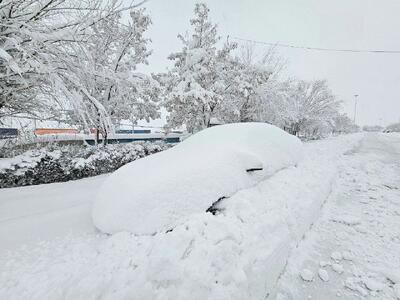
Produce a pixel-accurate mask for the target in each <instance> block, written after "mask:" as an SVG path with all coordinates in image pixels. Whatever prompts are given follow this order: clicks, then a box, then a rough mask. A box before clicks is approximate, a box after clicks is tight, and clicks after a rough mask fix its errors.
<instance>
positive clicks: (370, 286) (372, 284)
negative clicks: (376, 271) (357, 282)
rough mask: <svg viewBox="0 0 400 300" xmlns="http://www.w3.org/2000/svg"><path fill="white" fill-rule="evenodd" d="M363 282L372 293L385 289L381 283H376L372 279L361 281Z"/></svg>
mask: <svg viewBox="0 0 400 300" xmlns="http://www.w3.org/2000/svg"><path fill="white" fill-rule="evenodd" d="M363 282H364V284H365V286H366V287H367V289H369V290H370V291H374V292H377V291H381V290H383V288H384V287H385V286H384V284H383V283H381V282H379V281H376V280H375V279H373V278H365V279H363Z"/></svg>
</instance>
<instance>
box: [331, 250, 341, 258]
mask: <svg viewBox="0 0 400 300" xmlns="http://www.w3.org/2000/svg"><path fill="white" fill-rule="evenodd" d="M331 258H332V259H334V260H342V258H343V256H342V253H340V252H338V251H335V252H332V254H331Z"/></svg>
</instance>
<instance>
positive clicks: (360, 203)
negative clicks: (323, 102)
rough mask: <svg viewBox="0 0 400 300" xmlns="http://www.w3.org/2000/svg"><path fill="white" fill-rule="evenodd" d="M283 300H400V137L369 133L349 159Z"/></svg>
mask: <svg viewBox="0 0 400 300" xmlns="http://www.w3.org/2000/svg"><path fill="white" fill-rule="evenodd" d="M277 299H279V300H283V299H400V136H396V135H383V134H375V135H367V136H366V138H364V139H363V140H362V142H361V143H360V145H359V147H357V148H355V149H354V150H353V151H351V152H349V153H347V155H346V156H345V157H344V158H343V161H341V162H340V167H339V178H338V179H337V182H336V186H335V188H334V189H333V193H332V194H331V196H330V198H329V199H328V201H327V203H326V205H325V206H324V208H323V211H322V216H321V217H320V218H319V220H318V221H317V222H315V223H314V225H313V227H312V229H311V230H310V231H309V232H308V233H307V234H306V235H305V237H304V239H303V240H302V241H301V242H300V244H299V246H298V247H297V248H296V249H295V250H294V251H293V252H292V253H291V256H290V259H289V262H288V264H287V267H286V271H285V273H284V274H283V275H282V277H281V279H280V281H279V283H278V295H277Z"/></svg>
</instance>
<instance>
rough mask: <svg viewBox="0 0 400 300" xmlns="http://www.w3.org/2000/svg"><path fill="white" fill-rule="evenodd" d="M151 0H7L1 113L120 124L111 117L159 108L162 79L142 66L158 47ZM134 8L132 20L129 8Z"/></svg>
mask: <svg viewBox="0 0 400 300" xmlns="http://www.w3.org/2000/svg"><path fill="white" fill-rule="evenodd" d="M142 3H143V2H140V3H133V4H131V5H129V6H125V5H123V2H122V1H121V0H91V1H79V0H4V1H1V2H0V92H1V96H0V118H1V117H4V116H12V115H16V114H18V115H21V114H22V115H26V116H34V117H39V118H46V117H47V118H51V119H57V118H66V117H68V115H70V112H71V110H74V111H75V112H76V115H75V116H74V117H76V116H78V117H79V119H80V120H81V121H82V123H83V124H84V126H85V127H86V128H88V127H92V126H95V127H99V128H102V130H103V131H104V132H107V131H108V130H109V129H110V128H112V122H111V118H114V119H118V118H130V119H135V120H137V119H140V118H149V117H155V116H156V115H157V113H156V110H155V105H154V103H153V100H154V99H155V98H156V93H157V91H158V86H157V84H156V82H155V81H153V80H152V79H151V78H149V77H147V76H144V75H143V74H138V73H137V72H135V68H136V66H137V65H138V64H140V63H146V58H147V56H148V55H149V54H150V52H149V51H148V50H147V47H146V46H147V43H148V40H147V39H145V38H144V37H143V33H144V32H145V30H146V29H147V27H148V25H149V24H150V19H149V17H148V16H147V15H145V13H144V11H143V9H140V8H138V7H139V6H140V5H141V4H142ZM128 11H130V22H129V23H128V24H122V22H121V14H122V13H123V12H128Z"/></svg>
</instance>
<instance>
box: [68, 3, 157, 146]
mask: <svg viewBox="0 0 400 300" xmlns="http://www.w3.org/2000/svg"><path fill="white" fill-rule="evenodd" d="M113 4H115V3H113ZM111 10H114V11H116V8H112V9H111ZM121 18H122V13H121V12H117V13H114V14H112V15H111V16H110V17H108V18H106V19H103V20H100V21H99V22H97V23H96V24H95V25H93V26H92V28H91V29H92V31H93V34H92V35H91V36H90V38H89V39H88V41H87V46H86V48H85V50H86V59H84V60H81V61H80V65H84V68H82V67H80V68H77V69H76V70H75V74H76V75H77V77H78V78H79V81H80V83H81V84H82V86H84V88H85V89H86V90H87V91H88V93H89V95H85V97H84V100H85V101H84V103H83V104H84V105H85V109H84V111H85V113H86V115H87V118H88V120H90V121H91V124H92V125H93V126H94V127H95V128H97V129H98V130H97V132H99V131H101V132H102V133H103V136H104V137H105V138H106V137H107V134H108V132H109V131H110V130H112V129H111V128H109V126H107V125H106V126H104V125H105V124H104V123H102V122H101V118H99V114H100V113H101V111H99V106H96V105H93V103H92V101H91V100H90V97H93V98H95V99H97V100H98V101H99V102H100V104H101V105H102V107H104V109H105V111H106V112H107V113H108V115H109V117H110V118H111V120H112V121H113V123H114V124H115V123H118V121H120V120H122V119H124V120H128V119H129V120H131V122H132V123H136V122H137V121H138V120H141V119H146V120H147V121H149V120H150V119H154V118H157V117H158V115H159V113H158V107H157V104H156V102H157V101H158V96H159V92H160V87H159V84H158V82H157V81H156V80H154V79H153V78H152V77H150V76H147V75H145V74H142V73H138V72H137V71H136V70H137V66H138V65H140V64H147V58H148V56H149V55H150V54H151V51H149V50H148V49H147V44H148V42H149V40H148V39H146V38H145V37H144V33H145V31H146V30H147V28H148V26H149V25H150V23H151V20H150V17H149V16H148V15H146V14H145V10H144V9H133V10H131V11H130V19H129V22H128V23H127V24H125V23H122V21H121ZM100 109H101V108H100Z"/></svg>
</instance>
